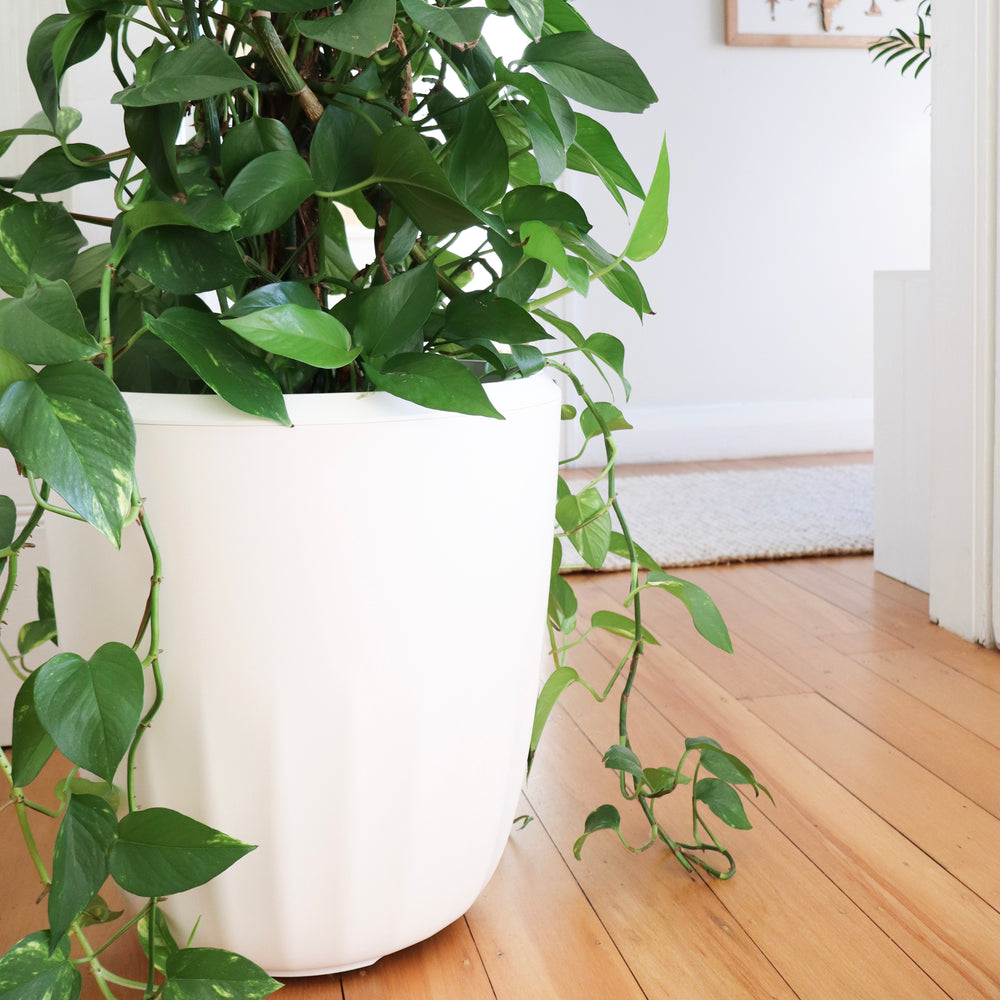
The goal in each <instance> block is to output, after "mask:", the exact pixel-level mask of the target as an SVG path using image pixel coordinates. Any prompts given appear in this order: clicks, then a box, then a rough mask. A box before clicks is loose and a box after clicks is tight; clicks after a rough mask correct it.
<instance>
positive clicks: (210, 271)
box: [122, 226, 250, 295]
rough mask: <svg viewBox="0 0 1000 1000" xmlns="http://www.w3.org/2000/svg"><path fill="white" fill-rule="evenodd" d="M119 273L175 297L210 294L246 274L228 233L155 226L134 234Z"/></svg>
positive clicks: (238, 253) (239, 255)
mask: <svg viewBox="0 0 1000 1000" xmlns="http://www.w3.org/2000/svg"><path fill="white" fill-rule="evenodd" d="M122 269H123V270H126V271H134V272H135V273H136V274H138V275H139V277H140V278H145V279H146V281H148V282H150V283H151V284H153V285H158V286H159V287H160V288H164V289H166V290H167V291H168V292H174V293H176V294H178V295H190V294H192V293H195V292H212V291H215V290H216V289H217V288H225V287H226V286H227V285H232V284H236V283H237V282H240V281H242V280H243V279H244V278H246V277H247V275H248V274H249V273H250V272H249V271H248V270H247V266H246V264H245V263H244V262H243V254H242V253H240V249H239V247H238V246H237V245H236V241H235V240H234V239H233V236H232V234H231V233H208V232H203V231H202V230H200V229H192V228H190V227H186V226H158V227H156V228H154V229H146V230H143V231H142V232H141V233H137V234H136V236H135V238H134V239H133V240H132V243H131V244H130V246H129V249H128V252H127V253H126V254H125V257H124V259H123V260H122Z"/></svg>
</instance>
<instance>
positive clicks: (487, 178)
mask: <svg viewBox="0 0 1000 1000" xmlns="http://www.w3.org/2000/svg"><path fill="white" fill-rule="evenodd" d="M507 163H508V157H507V143H506V142H505V141H504V137H503V134H502V133H501V132H500V129H499V127H498V126H497V123H496V119H495V118H494V117H493V112H492V111H491V110H490V108H489V105H488V104H487V102H486V100H485V99H477V100H474V101H472V103H471V104H470V105H469V107H468V110H467V114H466V117H465V122H464V123H463V125H462V129H461V131H460V132H459V133H458V139H457V140H456V141H455V146H454V149H453V150H452V154H451V160H450V163H449V167H448V178H449V180H450V181H451V183H452V186H453V187H454V189H455V192H456V194H457V195H458V197H459V198H460V199H462V201H464V202H466V203H467V204H469V205H472V206H474V207H476V208H488V207H489V206H490V205H492V204H494V203H495V202H496V201H498V200H499V199H500V198H502V197H503V194H504V192H505V191H506V190H507V182H508V179H509V176H510V174H509V170H508V167H507Z"/></svg>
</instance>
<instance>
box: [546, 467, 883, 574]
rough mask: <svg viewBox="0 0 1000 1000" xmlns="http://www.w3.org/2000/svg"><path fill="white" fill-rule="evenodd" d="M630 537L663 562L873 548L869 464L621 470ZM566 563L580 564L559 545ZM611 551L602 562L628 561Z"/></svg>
mask: <svg viewBox="0 0 1000 1000" xmlns="http://www.w3.org/2000/svg"><path fill="white" fill-rule="evenodd" d="M616 485H617V488H618V496H619V499H620V501H621V505H622V511H623V512H624V514H625V517H626V519H627V520H628V523H629V528H630V530H631V532H632V536H633V538H634V539H635V540H636V542H637V543H638V544H639V545H641V546H642V547H643V548H644V549H645V550H646V551H647V552H648V553H649V554H650V555H651V556H653V557H654V558H655V559H656V561H657V562H658V563H659V564H660V565H661V566H699V565H707V564H711V563H724V562H747V561H749V560H753V559H784V558H789V557H793V556H819V555H850V554H860V553H866V552H871V551H872V545H873V536H874V525H873V519H874V518H873V513H872V507H873V487H872V466H871V465H822V466H810V467H806V468H788V469H766V470H741V471H736V472H687V473H679V474H676V475H665V476H629V475H627V474H626V475H619V476H618V478H617V480H616ZM564 553H565V555H564V560H563V568H564V569H572V568H583V563H582V560H581V559H580V557H579V555H578V554H577V553H576V551H575V550H573V549H572V548H571V546H570V545H569V544H568V543H566V544H564ZM627 565H628V564H627V562H626V561H625V560H624V559H621V558H620V557H618V556H615V555H609V556H608V558H607V561H606V562H605V564H604V567H603V569H605V570H614V569H621V568H623V567H626V566H627Z"/></svg>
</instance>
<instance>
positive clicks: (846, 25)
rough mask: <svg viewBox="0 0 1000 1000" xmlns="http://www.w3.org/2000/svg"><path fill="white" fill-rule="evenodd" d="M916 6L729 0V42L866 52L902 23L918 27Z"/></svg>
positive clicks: (888, 1)
mask: <svg viewBox="0 0 1000 1000" xmlns="http://www.w3.org/2000/svg"><path fill="white" fill-rule="evenodd" d="M917 3H918V0H725V4H726V44H727V45H756V46H773V47H779V48H800V47H805V48H855V49H863V48H867V47H868V46H869V45H871V44H872V43H873V42H876V41H878V40H879V39H880V38H884V37H885V36H886V35H888V34H889V32H890V31H892V30H893V29H894V28H897V27H899V26H900V25H903V26H906V25H909V24H910V23H916V12H917ZM824 24H825V26H824Z"/></svg>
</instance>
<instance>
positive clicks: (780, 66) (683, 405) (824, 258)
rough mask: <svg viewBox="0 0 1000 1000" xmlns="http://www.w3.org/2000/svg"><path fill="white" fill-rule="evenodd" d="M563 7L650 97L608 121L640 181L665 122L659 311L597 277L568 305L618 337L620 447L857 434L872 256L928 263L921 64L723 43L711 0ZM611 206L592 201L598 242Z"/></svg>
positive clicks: (699, 446)
mask: <svg viewBox="0 0 1000 1000" xmlns="http://www.w3.org/2000/svg"><path fill="white" fill-rule="evenodd" d="M577 7H578V8H579V9H580V11H581V13H583V14H584V16H585V17H587V18H588V20H589V21H590V23H591V24H592V26H593V27H594V29H595V30H596V31H597V32H598V33H599V34H601V35H602V36H603V37H605V38H607V39H608V40H609V41H612V42H615V43H616V44H620V45H622V46H623V47H626V48H628V49H629V50H630V51H631V52H632V53H633V54H634V55H635V57H636V58H637V59H638V60H639V62H640V64H641V65H642V66H643V68H644V69H645V70H646V72H647V74H648V75H649V77H650V80H651V82H652V83H653V86H654V88H655V89H656V91H657V92H658V94H659V96H660V102H659V103H658V104H657V105H654V107H653V108H652V109H650V111H648V112H647V113H646V115H644V116H643V117H642V118H639V119H635V118H631V117H629V118H627V119H626V118H625V116H622V119H621V120H619V121H617V122H616V124H615V126H614V127H615V132H616V135H618V136H619V137H620V141H621V145H622V147H623V150H624V151H625V153H626V156H627V157H628V158H629V159H630V160H631V161H632V162H633V164H635V165H636V172H637V173H638V174H639V176H640V179H641V180H642V181H643V182H644V183H645V182H646V181H647V180H648V179H649V177H651V175H652V171H653V167H654V165H655V157H656V155H657V153H658V151H659V143H660V138H661V136H662V134H663V133H664V132H665V133H666V136H667V142H668V145H669V147H670V153H671V165H672V177H673V183H672V206H671V227H670V232H669V234H668V236H667V243H666V244H665V246H664V248H663V250H662V252H661V253H660V254H659V255H658V256H657V257H656V258H654V259H653V260H652V261H650V262H647V263H646V264H644V265H642V266H641V268H640V271H641V274H642V276H643V278H644V280H645V281H646V282H647V287H648V290H649V293H650V298H651V300H652V305H653V308H654V309H655V310H656V311H657V315H656V316H653V317H649V318H647V320H646V322H645V324H644V325H642V326H640V325H639V324H638V322H637V321H635V319H634V317H630V316H629V314H628V312H627V310H624V309H621V308H619V307H618V303H617V301H616V300H614V299H612V298H611V297H610V296H607V295H605V294H602V293H603V289H602V290H599V292H598V293H597V294H593V295H592V296H591V298H590V299H589V300H588V301H587V302H586V303H582V304H577V305H575V306H573V307H572V309H573V316H574V317H575V319H576V320H577V321H578V322H579V323H580V324H581V325H582V327H583V328H584V329H585V330H587V331H593V330H606V331H607V332H610V333H614V334H616V335H619V336H622V335H623V336H624V338H625V339H626V343H627V347H628V350H629V356H630V361H629V373H630V376H631V379H632V383H633V394H632V401H631V404H630V405H629V406H628V407H627V413H628V415H629V416H630V418H631V420H632V422H633V424H634V425H635V427H636V430H635V431H634V432H631V433H630V434H626V435H623V436H622V438H621V442H620V443H621V448H622V452H621V453H622V456H623V457H624V458H625V459H626V460H633V461H651V460H669V459H685V458H721V457H738V456H742V455H765V454H782V453H784V454H791V453H795V452H809V451H817V452H820V451H839V450H854V449H867V448H870V447H871V446H872V416H871V415H872V280H873V272H874V271H876V270H920V269H925V268H927V267H928V260H929V214H930V193H929V187H930V180H929V156H930V110H929V108H930V88H929V82H930V81H929V79H928V77H929V75H930V74H929V72H925V73H924V74H923V75H922V76H921V78H920V79H919V80H918V81H916V82H914V81H913V79H912V77H907V78H906V79H903V78H901V77H900V75H899V73H898V72H897V71H896V70H895V69H894V68H890V70H888V71H887V70H885V69H883V68H882V67H881V66H880V65H879V66H873V65H872V64H871V60H870V57H869V55H868V53H867V51H865V50H864V49H847V50H829V49H797V50H793V49H774V48H742V47H741V48H736V47H727V46H726V45H725V44H724V41H723V39H724V25H723V7H724V4H723V0H687V2H683V3H679V2H664V0H627V2H625V3H607V2H606V0H579V2H578V3H577ZM882 7H883V9H885V10H886V11H887V17H886V18H885V25H884V30H888V29H889V28H891V27H894V26H895V25H894V24H893V23H892V21H891V17H890V16H888V15H891V5H889V4H883V5H882ZM616 212H617V209H616V208H615V206H614V205H611V206H610V207H609V210H608V212H607V213H606V214H605V215H600V214H597V213H594V212H592V213H591V221H592V222H594V223H595V225H596V230H597V231H596V233H595V235H596V237H597V238H598V239H599V240H602V241H603V242H605V244H606V245H609V246H610V247H611V248H612V249H618V242H617V241H616V239H615V238H614V236H609V235H608V233H609V231H612V232H613V231H614V230H613V229H612V230H609V229H608V226H611V227H616V226H618V225H619V223H618V221H617V216H616ZM602 237H603V239H602Z"/></svg>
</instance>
